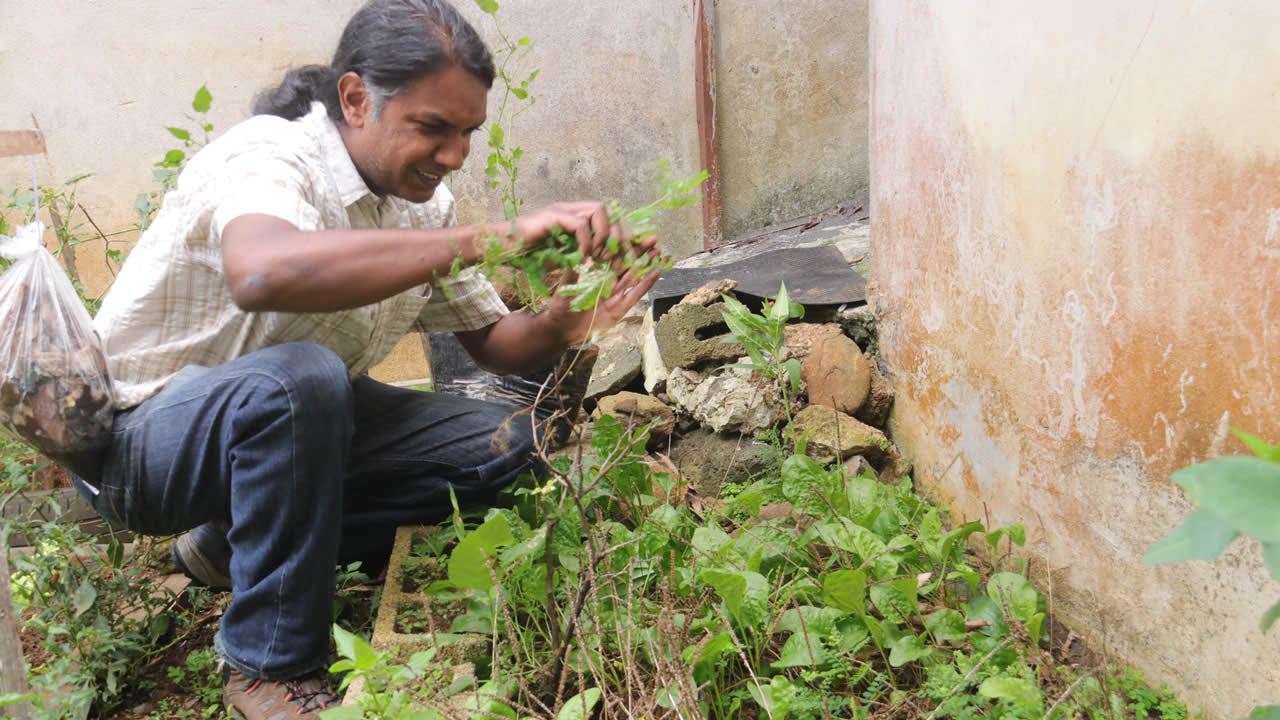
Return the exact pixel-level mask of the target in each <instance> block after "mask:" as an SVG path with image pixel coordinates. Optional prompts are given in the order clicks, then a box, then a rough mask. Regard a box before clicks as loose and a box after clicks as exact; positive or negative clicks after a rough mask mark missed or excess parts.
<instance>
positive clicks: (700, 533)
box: [692, 526, 733, 556]
mask: <svg viewBox="0 0 1280 720" xmlns="http://www.w3.org/2000/svg"><path fill="white" fill-rule="evenodd" d="M692 543H693V547H694V549H695V550H699V551H701V552H704V553H706V554H708V555H711V556H715V555H718V554H719V553H720V551H721V550H722V549H724V548H725V547H728V546H729V545H732V544H733V538H731V537H729V534H728V533H726V532H725V531H723V530H721V529H720V528H714V527H707V526H701V527H699V528H698V529H696V530H694V531H693V540H692Z"/></svg>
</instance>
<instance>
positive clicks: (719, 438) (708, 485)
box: [671, 430, 769, 498]
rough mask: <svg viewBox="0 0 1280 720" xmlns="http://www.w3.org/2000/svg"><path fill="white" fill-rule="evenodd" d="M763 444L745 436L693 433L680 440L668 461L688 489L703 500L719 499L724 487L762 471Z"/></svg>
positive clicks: (740, 481) (697, 431) (701, 431)
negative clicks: (690, 488)
mask: <svg viewBox="0 0 1280 720" xmlns="http://www.w3.org/2000/svg"><path fill="white" fill-rule="evenodd" d="M768 449H769V445H768V444H766V443H762V442H758V441H756V440H752V439H751V438H750V437H747V436H744V435H736V434H733V435H723V434H720V433H714V432H710V431H708V430H696V431H694V432H693V433H691V434H689V435H688V436H686V437H684V438H682V439H681V440H680V444H679V445H677V446H676V447H675V448H674V449H673V450H672V453H671V459H672V460H673V461H674V462H675V464H676V466H677V467H678V468H679V469H680V475H681V477H683V478H684V480H685V481H686V482H687V483H689V486H690V487H692V488H693V489H695V490H697V491H698V494H699V495H701V496H703V497H708V498H715V497H720V488H721V487H722V486H723V485H724V483H738V484H744V483H748V482H750V481H751V478H752V476H754V475H756V474H757V473H759V472H761V471H762V470H764V467H765V464H764V458H763V454H764V452H765V451H766V450H768Z"/></svg>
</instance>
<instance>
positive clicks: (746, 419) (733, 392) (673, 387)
mask: <svg viewBox="0 0 1280 720" xmlns="http://www.w3.org/2000/svg"><path fill="white" fill-rule="evenodd" d="M667 393H668V394H669V395H670V396H671V399H672V400H674V401H675V403H676V405H677V406H679V407H680V408H681V409H682V410H684V411H685V412H687V413H688V414H690V415H692V416H693V418H694V419H695V420H697V421H698V422H699V423H701V424H702V425H703V426H704V427H706V428H709V429H711V430H713V431H715V432H727V431H734V432H743V433H757V432H760V431H762V430H767V429H769V428H771V427H773V426H775V425H777V424H778V423H780V422H782V421H783V420H785V419H786V416H787V408H786V405H785V403H784V401H783V399H782V392H781V390H779V389H778V386H777V384H776V383H774V382H773V381H772V380H770V379H768V378H765V377H762V376H760V375H758V374H756V373H754V372H752V371H751V370H750V369H748V368H729V369H727V370H723V371H721V372H718V373H714V374H703V373H699V372H695V371H692V370H672V371H671V375H670V376H669V377H668V378H667Z"/></svg>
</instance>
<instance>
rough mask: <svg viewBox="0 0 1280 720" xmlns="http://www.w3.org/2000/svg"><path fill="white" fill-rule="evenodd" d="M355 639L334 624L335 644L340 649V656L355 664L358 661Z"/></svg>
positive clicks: (352, 635)
mask: <svg viewBox="0 0 1280 720" xmlns="http://www.w3.org/2000/svg"><path fill="white" fill-rule="evenodd" d="M355 637H356V636H355V635H354V634H352V633H350V632H348V631H347V630H345V629H343V627H342V626H341V625H339V624H337V623H334V624H333V644H334V646H336V647H337V648H338V654H339V655H341V656H342V657H344V658H346V659H348V660H351V661H353V662H354V661H355V659H356V645H355Z"/></svg>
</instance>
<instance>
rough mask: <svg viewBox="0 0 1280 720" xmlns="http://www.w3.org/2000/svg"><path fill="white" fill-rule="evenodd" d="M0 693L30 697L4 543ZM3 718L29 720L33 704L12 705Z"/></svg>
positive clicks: (1, 553) (0, 584)
mask: <svg viewBox="0 0 1280 720" xmlns="http://www.w3.org/2000/svg"><path fill="white" fill-rule="evenodd" d="M0 693H14V694H17V695H25V694H26V693H27V666H26V663H25V662H24V661H23V659H22V638H21V637H20V636H19V631H18V616H17V614H16V613H15V612H14V610H13V596H12V595H11V594H10V592H9V548H8V547H6V546H5V543H4V541H3V540H0ZM4 714H5V717H7V718H12V719H13V720H30V718H31V703H25V702H24V703H18V704H17V705H10V706H9V707H6V708H5V709H4Z"/></svg>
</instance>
